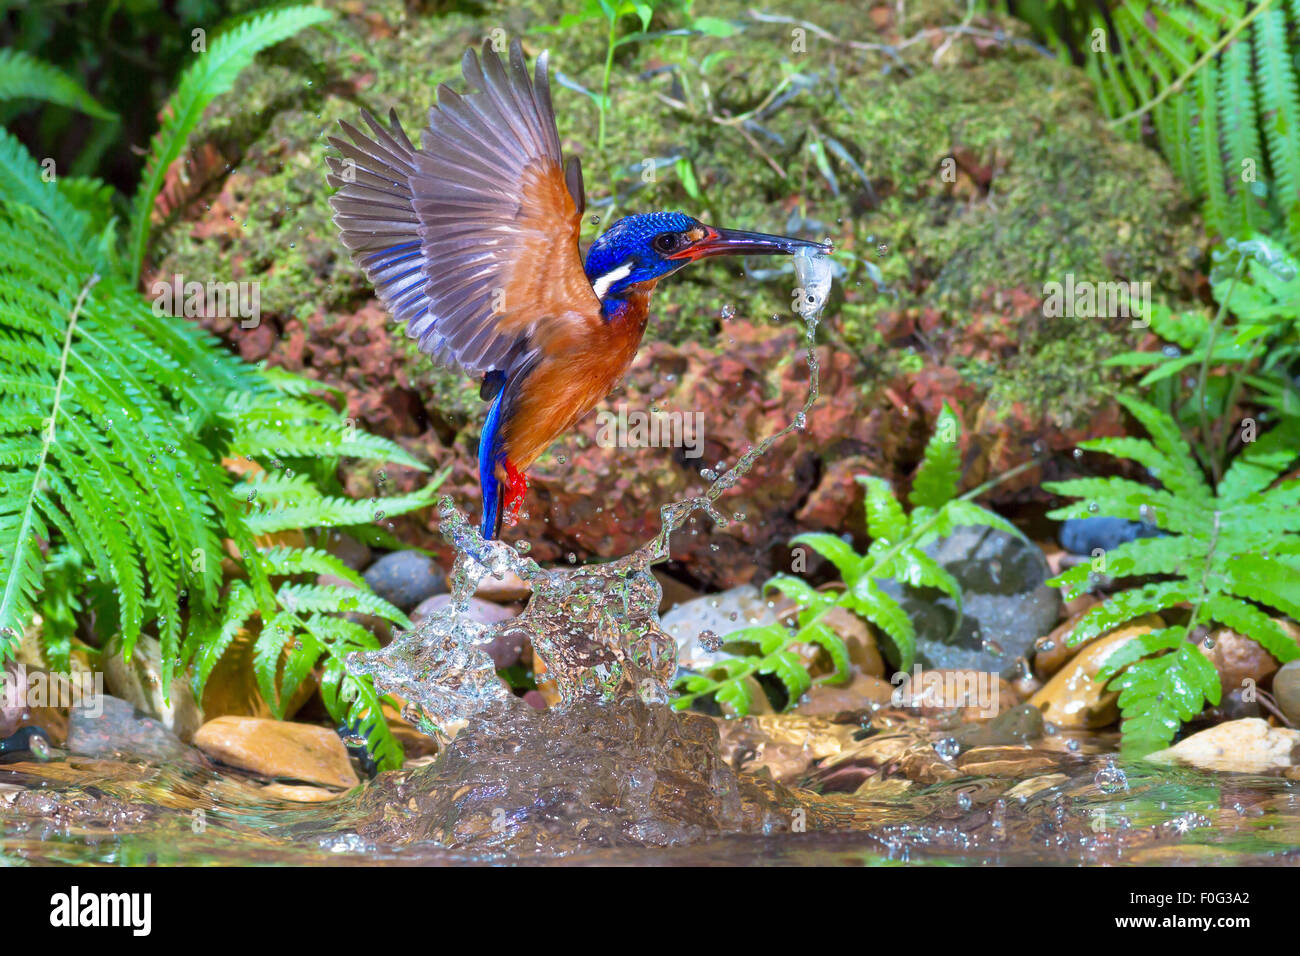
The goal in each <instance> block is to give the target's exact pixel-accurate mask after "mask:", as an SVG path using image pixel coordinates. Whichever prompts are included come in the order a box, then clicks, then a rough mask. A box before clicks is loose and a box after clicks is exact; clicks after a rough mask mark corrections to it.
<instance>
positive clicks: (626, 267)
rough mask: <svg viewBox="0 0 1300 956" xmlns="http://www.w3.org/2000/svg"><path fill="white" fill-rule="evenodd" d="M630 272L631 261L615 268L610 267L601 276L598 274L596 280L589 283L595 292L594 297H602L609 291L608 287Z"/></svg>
mask: <svg viewBox="0 0 1300 956" xmlns="http://www.w3.org/2000/svg"><path fill="white" fill-rule="evenodd" d="M631 274H632V263H630V262H625V263H623V264H622V265H621V266H619V267H618V268H617V269H610V270H609V271H608V272H606V273H605V274H604V275H603V276H598V277H597V278H596V281H595V282H593V283H592V284H591V288H592V290H593V291H594V292H595V293H596V298H598V299H604V298H605V294H606V293H607V292H609V287H610V286H612V285H613V284H614V283H615V282H617V281H618V280H619V279H626V278H627V277H628V276H630V275H631Z"/></svg>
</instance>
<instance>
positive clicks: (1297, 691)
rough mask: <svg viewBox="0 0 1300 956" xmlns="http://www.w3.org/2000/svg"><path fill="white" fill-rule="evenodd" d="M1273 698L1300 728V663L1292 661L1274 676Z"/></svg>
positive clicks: (1288, 717)
mask: <svg viewBox="0 0 1300 956" xmlns="http://www.w3.org/2000/svg"><path fill="white" fill-rule="evenodd" d="M1273 696H1274V697H1275V698H1276V699H1277V705H1278V707H1280V708H1281V709H1282V713H1284V714H1286V716H1287V719H1288V720H1289V721H1291V723H1293V724H1296V725H1298V726H1300V661H1291V662H1290V663H1288V664H1285V665H1283V667H1282V669H1281V670H1279V671H1278V672H1277V673H1276V674H1275V675H1273Z"/></svg>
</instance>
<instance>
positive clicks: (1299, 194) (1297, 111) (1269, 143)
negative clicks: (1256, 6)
mask: <svg viewBox="0 0 1300 956" xmlns="http://www.w3.org/2000/svg"><path fill="white" fill-rule="evenodd" d="M1254 33H1255V56H1256V59H1257V60H1258V62H1259V71H1260V79H1261V82H1260V84H1259V110H1260V119H1261V120H1262V121H1263V128H1264V145H1265V147H1266V148H1267V149H1268V156H1269V163H1270V166H1271V168H1272V171H1273V193H1274V196H1275V197H1276V199H1277V201H1278V203H1279V204H1280V206H1281V212H1282V215H1283V217H1284V218H1285V221H1286V224H1287V232H1288V233H1289V235H1290V238H1291V243H1292V246H1293V247H1295V248H1300V90H1298V89H1297V87H1296V75H1295V66H1294V64H1293V62H1292V56H1293V54H1294V51H1293V50H1292V49H1291V48H1290V46H1289V44H1288V43H1287V24H1286V14H1285V12H1284V11H1283V9H1282V7H1281V6H1280V5H1279V6H1277V7H1275V8H1273V9H1271V10H1268V11H1266V12H1265V13H1263V14H1262V15H1261V16H1260V17H1259V18H1258V19H1256V20H1255V26H1254Z"/></svg>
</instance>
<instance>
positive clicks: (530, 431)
mask: <svg viewBox="0 0 1300 956" xmlns="http://www.w3.org/2000/svg"><path fill="white" fill-rule="evenodd" d="M654 286H655V282H654V281H653V280H652V281H649V282H643V283H639V284H638V285H637V286H634V287H632V289H630V290H629V292H628V294H627V296H626V299H627V306H626V307H625V308H624V309H623V310H622V312H620V313H619V314H618V316H617V317H616V318H613V319H610V320H609V321H607V322H605V323H604V324H603V326H602V327H601V328H600V329H599V331H597V332H595V333H592V332H590V331H587V330H585V329H582V328H580V327H578V326H576V325H571V324H560V323H556V324H554V325H553V326H551V327H550V329H549V333H550V334H549V335H548V336H547V337H546V338H544V339H541V340H539V341H538V343H537V344H538V347H539V348H540V349H541V351H542V357H541V359H540V361H539V362H538V364H537V365H536V367H535V368H534V369H533V371H532V372H531V373H530V374H529V375H528V378H527V379H526V380H525V382H524V383H523V385H522V387H521V388H520V391H519V395H518V396H517V397H516V399H515V401H514V408H513V412H512V414H511V416H510V419H509V421H507V422H506V423H505V424H504V426H503V428H502V436H501V438H502V450H503V451H504V452H505V455H506V458H508V459H509V460H510V462H511V463H512V464H513V465H514V466H515V467H516V468H518V469H520V470H522V469H524V468H527V467H528V466H529V465H531V464H532V463H533V462H534V461H536V460H537V458H538V457H539V456H540V455H541V454H542V452H544V451H546V449H547V447H548V446H549V445H550V444H551V442H553V441H554V440H555V439H556V438H557V437H559V436H560V435H561V434H563V433H564V432H566V431H568V430H569V429H570V428H572V427H573V426H574V425H576V424H577V423H578V421H579V419H581V418H582V417H583V416H584V415H586V414H587V413H588V412H589V411H591V410H592V409H593V408H595V407H596V405H597V404H598V403H599V402H600V400H601V399H603V398H604V397H605V396H606V395H608V394H609V393H610V390H611V389H613V388H614V386H615V385H617V384H618V381H619V379H621V378H622V377H623V375H624V373H626V372H627V370H628V368H629V366H631V364H632V361H633V359H635V358H636V353H637V349H638V348H639V347H640V345H641V338H642V336H643V335H644V334H645V327H646V320H647V318H648V316H649V313H650V293H651V290H653V288H654Z"/></svg>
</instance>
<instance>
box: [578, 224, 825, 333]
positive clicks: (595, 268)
mask: <svg viewBox="0 0 1300 956" xmlns="http://www.w3.org/2000/svg"><path fill="white" fill-rule="evenodd" d="M801 248H809V249H815V250H817V251H819V252H830V248H829V247H828V246H824V245H821V244H820V243H816V242H808V241H807V240H805V239H792V238H790V237H788V236H769V235H766V234H764V233H761V232H738V231H736V230H732V229H716V228H714V227H713V226H706V225H705V224H704V223H702V222H700V221H699V220H698V219H694V218H692V217H690V216H688V215H686V214H685V213H680V212H649V213H641V214H639V215H635V216H625V217H624V218H622V219H620V220H618V221H617V222H615V223H614V224H613V225H612V226H610V227H609V228H608V229H607V230H605V232H603V233H601V234H600V236H599V237H597V239H596V241H595V242H593V243H592V244H591V248H590V249H588V250H587V263H586V267H585V268H586V272H587V280H588V281H589V282H590V283H591V286H592V288H593V289H594V290H595V291H596V297H597V298H599V299H600V301H601V305H602V306H603V308H604V311H605V314H606V315H612V314H614V313H616V312H617V311H618V309H619V308H620V307H621V304H622V302H623V301H625V297H626V295H627V292H628V290H629V289H630V288H631V287H632V286H635V285H637V284H638V283H641V282H649V281H651V280H657V279H662V278H663V277H664V276H666V275H670V274H671V273H673V272H676V271H677V270H678V269H680V268H681V267H682V266H684V265H688V264H689V263H691V262H694V261H695V260H696V259H704V258H706V257H709V256H725V255H778V254H786V255H793V254H794V253H795V252H797V251H798V250H799V249H801Z"/></svg>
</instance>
